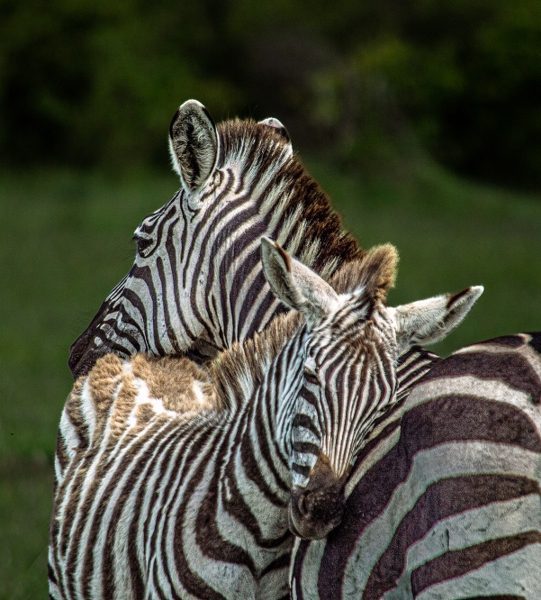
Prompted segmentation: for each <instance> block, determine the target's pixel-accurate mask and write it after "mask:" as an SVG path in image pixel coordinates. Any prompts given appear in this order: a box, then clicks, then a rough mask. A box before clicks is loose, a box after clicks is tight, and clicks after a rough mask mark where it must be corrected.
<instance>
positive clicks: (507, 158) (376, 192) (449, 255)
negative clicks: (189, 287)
mask: <svg viewBox="0 0 541 600" xmlns="http://www.w3.org/2000/svg"><path fill="white" fill-rule="evenodd" d="M191 97H195V98H198V99H199V100H201V101H202V102H204V103H205V104H206V105H207V107H208V108H209V110H210V112H211V114H212V115H213V116H214V118H215V119H216V120H220V119H222V118H226V117H228V116H234V115H240V116H243V117H248V116H251V117H254V118H257V119H261V118H264V117H267V116H275V117H278V118H279V119H280V120H282V121H283V122H284V123H285V124H286V126H287V127H288V128H289V130H290V133H291V135H292V138H293V142H294V145H295V147H296V148H297V150H299V151H300V152H301V154H302V156H303V158H304V159H305V161H306V163H307V164H308V165H309V168H310V170H311V171H312V172H313V174H314V175H315V176H316V178H317V179H318V180H319V181H320V182H321V184H322V185H323V186H324V187H325V189H326V190H327V191H328V192H329V193H330V195H331V197H332V198H333V202H334V205H335V206H336V208H337V209H338V210H339V211H340V213H341V214H342V215H343V218H344V224H345V226H346V227H347V228H348V229H350V230H352V231H353V232H354V233H355V234H356V235H357V237H358V238H359V240H360V241H361V242H362V244H363V245H365V246H368V245H371V244H374V243H380V242H384V241H392V242H394V243H395V244H397V246H398V247H399V249H400V253H401V266H400V274H399V278H398V284H397V288H396V290H395V291H394V292H393V295H392V300H393V301H394V302H401V301H408V300H412V299H416V298H419V297H422V296H424V295H430V294H433V293H435V292H440V291H446V290H456V289H460V288H461V287H464V286H466V285H469V284H475V283H483V284H485V287H486V292H485V295H484V296H483V298H482V299H481V300H480V302H479V304H478V306H477V307H476V308H475V309H474V311H473V313H472V315H471V317H469V319H468V321H467V323H465V324H464V325H463V326H462V327H461V328H460V330H459V331H457V332H456V333H455V334H454V335H453V336H452V337H451V339H450V340H449V341H448V342H446V343H445V344H444V345H443V346H440V348H439V350H440V351H441V352H449V351H451V350H453V349H454V348H456V347H458V346H460V345H463V344H465V343H468V342H472V341H475V340H479V339H482V338H487V337H492V336H495V335H500V334H505V333H510V332H515V331H521V330H522V331H524V330H532V329H539V326H540V323H541V318H540V317H539V306H540V305H541V289H540V285H539V284H540V280H541V277H540V275H541V267H540V263H539V257H540V255H541V193H540V190H541V109H540V106H541V105H540V102H539V98H541V3H539V2H538V0H515V2H508V1H503V0H468V1H466V0H454V1H453V2H441V1H436V0H416V1H415V2H413V1H407V0H406V1H403V2H396V1H390V0H378V1H367V2H362V3H361V2H358V1H357V0H335V1H334V2H333V3H331V4H329V3H328V2H323V1H321V0H316V1H312V2H295V3H293V2H291V1H288V0H274V1H273V2H272V3H269V2H262V1H260V2H251V1H248V0H238V1H233V0H200V1H199V2H191V3H187V2H186V3H180V2H171V1H169V0H156V1H155V2H152V3H150V2H141V1H136V0H118V1H117V2H115V3H111V2H109V1H107V2H106V1H105V0H92V1H90V0H54V1H52V2H47V3H46V2H42V1H38V0H26V1H25V2H19V1H14V0H7V1H6V0H0V154H1V163H0V203H1V204H0V206H1V209H2V223H3V224H4V226H3V229H2V239H1V243H0V257H1V261H0V265H1V272H0V275H1V278H0V303H1V304H0V305H1V308H2V325H1V329H0V336H1V338H0V353H1V354H0V358H1V363H0V364H1V368H0V528H1V529H0V533H1V535H2V540H3V543H2V545H1V549H0V598H40V597H44V596H45V595H46V542H47V526H48V518H49V510H50V500H51V480H52V453H53V448H54V443H55V434H56V427H57V422H58V418H59V414H60V410H61V407H62V404H63V402H64V399H65V397H66V395H67V393H68V392H69V389H70V386H71V378H70V374H69V371H68V369H67V366H66V361H67V353H68V348H69V345H70V343H71V342H72V341H73V340H74V339H75V337H76V336H77V335H78V334H79V333H80V332H81V331H82V330H83V329H84V328H85V327H86V325H87V324H88V323H89V321H90V319H91V317H92V316H93V314H94V312H95V311H96V310H97V308H98V306H99V304H100V302H101V301H102V300H103V298H104V297H105V296H106V294H107V293H108V292H109V291H110V289H111V288H112V287H113V285H114V284H115V283H116V282H117V281H118V280H119V278H120V277H121V276H122V275H123V274H125V272H126V271H127V269H128V268H129V265H130V264H131V260H132V256H133V248H132V242H131V240H130V238H131V234H132V231H133V229H134V227H135V226H136V224H137V223H138V221H139V220H140V219H141V218H142V217H143V216H144V215H145V214H147V213H148V212H150V211H152V210H154V209H156V208H157V207H159V206H160V205H161V204H163V203H164V202H165V201H166V200H167V199H168V198H169V197H170V196H171V195H172V194H173V192H174V191H175V189H176V187H177V185H178V181H177V180H176V178H175V176H174V175H173V174H172V173H171V172H170V170H169V166H168V163H169V160H168V156H167V151H166V135H167V127H168V124H169V120H170V118H171V116H172V114H173V112H174V111H175V109H176V106H177V105H178V104H179V103H180V102H182V101H183V100H185V99H187V98H191Z"/></svg>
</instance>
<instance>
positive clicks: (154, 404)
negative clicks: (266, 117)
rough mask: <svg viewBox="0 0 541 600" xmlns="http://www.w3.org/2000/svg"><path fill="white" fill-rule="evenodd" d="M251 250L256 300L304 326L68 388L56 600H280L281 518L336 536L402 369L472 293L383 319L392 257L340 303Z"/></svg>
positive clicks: (284, 543)
mask: <svg viewBox="0 0 541 600" xmlns="http://www.w3.org/2000/svg"><path fill="white" fill-rule="evenodd" d="M266 244H267V245H266V247H265V246H264V252H263V264H264V270H265V273H266V276H267V277H268V279H269V283H270V285H271V288H272V289H273V291H274V292H275V293H276V294H277V296H278V297H280V298H281V299H282V300H283V301H284V302H286V303H287V304H288V305H289V306H290V307H291V308H294V309H297V310H299V311H300V312H301V313H302V314H303V315H304V318H305V321H306V326H300V327H299V320H298V319H297V318H296V315H295V314H288V315H287V316H280V317H277V319H276V320H275V321H273V323H271V324H270V325H269V327H268V328H267V329H266V330H265V331H264V332H262V333H261V334H259V335H258V336H256V337H255V338H254V339H253V340H249V341H247V342H244V343H243V344H239V345H236V346H234V347H233V348H232V349H231V350H229V351H226V352H225V353H224V354H223V355H219V356H218V358H217V359H216V360H215V361H214V362H213V363H211V364H210V365H209V368H208V370H207V369H201V368H200V367H197V366H195V365H193V363H190V365H191V366H190V369H192V371H190V372H189V373H188V375H187V376H186V378H184V377H180V378H177V377H175V378H173V377H170V378H168V377H167V376H165V378H164V376H163V375H164V374H163V373H161V371H160V370H161V369H162V368H163V363H162V362H161V361H163V360H164V359H148V358H147V359H142V358H141V357H136V358H135V359H134V360H132V361H125V362H122V361H121V360H120V359H119V358H118V357H117V356H115V355H108V356H106V357H104V358H102V359H100V360H99V361H98V362H97V363H96V366H95V367H94V369H93V370H91V372H90V374H89V376H88V377H86V378H83V379H81V380H79V381H78V382H77V383H76V386H75V390H74V394H73V395H72V397H71V399H70V402H71V403H72V406H71V407H68V410H72V412H73V413H78V414H79V415H80V417H81V421H85V424H86V426H82V427H81V435H84V436H86V438H87V443H85V444H78V446H77V451H76V452H75V454H74V455H72V457H71V460H70V463H69V464H67V465H66V469H65V477H64V478H63V480H62V481H61V482H60V483H59V485H58V486H57V489H56V494H55V503H54V508H53V519H52V523H51V546H50V559H49V561H50V569H51V571H50V593H51V596H52V597H53V598H111V597H130V598H170V597H186V596H188V597H198V598H205V599H214V598H252V597H255V596H257V597H259V598H285V597H287V570H288V564H289V560H288V559H289V551H290V548H291V544H292V541H293V535H292V534H291V533H289V532H288V519H289V528H290V529H291V530H292V531H294V532H296V533H297V534H302V535H303V536H305V537H310V538H314V537H321V536H322V535H325V534H326V533H328V531H329V530H330V529H332V528H333V527H335V526H336V524H337V523H338V522H339V521H340V519H341V518H342V510H343V486H344V483H345V480H346V477H347V474H348V470H349V469H350V468H351V464H352V460H353V458H354V456H355V453H356V452H357V451H358V449H359V447H360V445H361V444H362V441H363V436H364V435H366V433H367V431H369V429H370V426H371V423H372V422H373V421H374V419H376V418H377V417H378V416H379V415H380V414H381V412H382V411H383V410H385V408H386V407H387V406H388V405H389V403H392V402H393V401H394V400H395V398H396V361H397V359H398V356H399V354H400V353H401V352H404V351H405V350H406V349H407V347H408V346H409V345H411V343H412V341H413V340H418V339H421V341H422V340H424V339H427V340H430V341H434V340H435V338H441V337H442V336H444V335H445V334H446V333H447V332H448V331H449V330H450V329H452V328H454V327H455V326H456V325H457V324H458V323H459V322H460V321H461V319H462V318H463V317H464V316H465V314H466V313H467V312H468V311H469V310H470V308H471V306H472V305H473V303H474V302H475V301H476V299H477V298H478V297H479V295H480V293H481V291H482V290H481V288H470V289H468V290H467V291H465V293H464V294H463V295H462V296H461V299H460V302H457V303H455V304H453V303H452V302H450V298H451V299H452V298H453V297H455V296H451V297H448V296H439V297H436V298H431V299H429V300H425V301H419V302H415V303H411V304H408V305H404V306H401V307H396V308H390V307H386V306H385V305H384V300H385V296H386V292H387V289H388V287H389V285H390V282H391V279H392V272H393V267H394V262H395V253H394V251H393V250H392V248H391V247H388V246H384V247H380V248H377V249H375V250H373V251H370V252H369V253H367V254H366V255H365V257H364V259H363V260H362V261H360V262H357V263H350V264H349V265H346V266H345V267H344V268H343V269H342V270H341V271H340V272H339V273H338V275H337V277H336V281H337V282H339V283H340V285H346V288H351V287H352V284H353V287H354V288H355V289H354V291H352V292H349V293H343V294H340V295H339V294H337V293H336V292H335V290H334V289H333V287H331V286H330V285H329V284H327V283H325V282H324V281H323V280H322V279H321V278H320V277H319V276H317V275H315V274H314V273H313V272H312V271H310V270H309V269H307V268H306V267H304V266H303V265H302V264H301V263H298V262H297V261H295V260H293V259H291V258H290V257H289V256H288V255H287V254H286V253H285V252H284V251H283V250H281V249H280V248H279V247H275V246H272V245H270V244H269V243H266ZM359 286H360V287H359ZM344 291H346V290H344ZM175 360H176V361H177V362H178V365H179V368H183V369H184V370H185V369H186V365H187V362H188V361H187V360H186V359H182V358H181V359H167V361H168V365H169V367H170V366H172V365H174V363H175ZM156 365H159V368H158V371H159V372H158V373H157V374H156V373H155V367H156ZM169 367H168V368H169ZM165 375H167V373H166V374H165ZM186 379H187V380H188V382H187V381H186ZM190 381H191V385H190V383H189V382H190ZM173 382H177V383H176V384H174V383H173ZM172 385H178V386H179V388H180V389H178V390H174V389H173V390H171V386H172ZM164 386H169V387H168V388H167V393H166V392H165V391H163V387H164ZM185 390H188V391H189V394H190V395H191V396H193V398H192V397H190V398H188V399H187V403H186V404H185V405H183V406H186V407H187V409H188V410H191V411H192V412H190V413H189V414H183V413H179V412H178V411H179V406H180V405H179V404H178V400H179V396H182V395H183V394H182V392H184V394H185V393H186V392H185ZM155 393H156V394H157V393H162V397H160V398H157V397H154V396H153V394H155ZM173 400H176V402H174V401H173ZM202 400H207V402H201V401H202ZM198 401H199V403H200V404H201V406H202V407H203V410H202V411H201V412H197V410H195V414H194V406H195V405H196V404H194V403H197V402H198ZM73 405H75V406H73Z"/></svg>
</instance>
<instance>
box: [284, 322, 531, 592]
mask: <svg viewBox="0 0 541 600" xmlns="http://www.w3.org/2000/svg"><path fill="white" fill-rule="evenodd" d="M391 411H392V412H391V414H389V415H387V416H386V417H385V418H384V419H383V420H382V422H380V423H379V424H378V426H377V427H376V429H375V430H374V432H373V434H372V435H371V439H370V440H369V441H368V443H367V445H366V447H365V448H364V449H363V451H362V452H361V454H360V455H359V456H358V458H357V461H356V464H355V467H354V469H353V472H352V474H351V479H350V482H349V483H348V485H347V495H348V499H347V501H346V508H345V513H344V514H345V516H344V519H343V521H342V523H341V525H340V526H339V527H338V528H337V529H336V530H335V531H333V532H332V533H331V534H330V535H329V537H328V539H327V540H321V541H317V542H305V541H299V542H298V543H297V544H296V547H295V550H294V554H293V559H292V563H291V572H290V579H291V589H292V597H293V598H294V599H295V600H300V599H312V598H322V599H329V600H330V599H331V598H332V599H333V600H335V599H336V600H338V599H342V598H362V599H366V600H373V599H376V598H389V599H391V598H397V599H398V598H400V599H402V598H404V599H406V598H416V599H417V598H418V599H419V600H421V599H422V600H429V599H430V600H436V599H451V598H452V599H454V598H467V597H468V598H470V597H481V596H482V597H492V596H494V597H503V596H505V597H506V598H507V597H509V598H511V597H512V598H525V599H528V600H535V599H537V598H541V577H540V573H541V332H537V333H532V334H516V335H509V336H505V337H500V338H495V339H493V340H488V341H486V342H480V343H477V344H474V345H471V346H468V347H465V348H462V349H461V350H459V351H457V352H455V353H454V354H452V355H451V356H450V357H448V358H445V359H440V360H439V361H436V362H435V363H434V365H433V366H432V368H431V370H430V372H429V373H428V374H427V375H425V376H424V377H423V378H422V379H421V381H420V382H419V383H418V384H417V385H416V386H415V387H414V388H413V391H412V392H411V395H410V396H409V398H408V399H407V400H406V402H405V404H402V405H400V406H396V407H394V408H393V409H391Z"/></svg>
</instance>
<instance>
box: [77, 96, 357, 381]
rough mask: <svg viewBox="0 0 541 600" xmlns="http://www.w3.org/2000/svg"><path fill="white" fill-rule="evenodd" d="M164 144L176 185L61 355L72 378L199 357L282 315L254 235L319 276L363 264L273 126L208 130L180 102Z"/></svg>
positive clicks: (270, 122)
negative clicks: (112, 359)
mask: <svg viewBox="0 0 541 600" xmlns="http://www.w3.org/2000/svg"><path fill="white" fill-rule="evenodd" d="M169 146H170V152H171V158H172V162H173V166H174V169H175V171H176V172H177V173H178V174H179V176H180V180H181V188H180V190H179V191H178V192H177V194H175V196H174V197H173V198H172V199H171V200H170V201H169V202H168V203H166V204H165V205H164V206H163V207H162V208H160V209H159V210H157V211H156V212H154V213H153V214H151V215H150V216H148V217H147V218H146V219H144V220H143V222H142V223H141V224H140V225H139V227H137V229H136V230H135V234H134V239H135V241H136V244H137V252H136V257H135V261H134V263H133V266H132V268H131V270H130V271H129V273H128V274H127V276H126V277H125V278H124V279H123V280H122V281H121V282H120V283H119V284H118V285H117V286H116V287H115V288H114V289H113V291H112V292H111V293H110V294H109V296H108V297H107V298H106V299H105V301H104V302H103V304H102V306H101V308H100V309H99V311H98V313H97V314H96V316H95V317H94V319H93V320H92V322H91V323H90V325H89V327H88V328H87V329H86V330H85V331H84V332H83V333H82V335H81V336H80V337H79V338H78V339H77V340H76V341H75V343H74V344H73V345H72V347H71V352H70V358H69V366H70V369H71V371H72V373H73V374H74V376H78V375H81V374H85V373H87V372H88V370H89V369H90V368H91V367H92V365H93V364H94V362H95V361H96V359H97V358H98V357H99V356H101V355H103V354H106V353H107V352H115V353H116V354H118V355H120V356H121V357H127V356H131V355H133V354H134V353H136V352H138V351H142V352H148V353H150V354H153V355H157V356H164V355H167V354H178V353H183V352H186V351H188V350H189V351H190V352H191V355H192V356H193V357H194V358H196V359H205V358H208V357H210V356H213V355H214V354H215V353H216V352H217V351H218V350H222V349H225V348H227V347H229V346H230V345H231V344H232V343H233V342H235V341H238V340H242V339H246V338H247V337H250V336H251V335H252V334H253V333H254V332H255V331H257V330H261V329H262V328H264V327H265V325H266V324H267V323H268V322H269V321H270V319H271V318H272V317H273V316H274V315H275V314H276V313H277V312H279V311H281V310H283V308H281V307H280V306H279V303H278V301H277V300H276V298H275V297H274V296H273V295H272V294H271V293H270V290H269V288H268V286H267V284H266V282H265V279H264V277H263V275H262V272H261V265H260V261H259V251H258V248H259V240H260V238H261V236H262V235H267V236H269V237H271V238H273V239H276V240H277V241H278V242H279V243H280V244H282V245H283V246H284V247H285V248H286V249H287V250H288V251H289V252H291V253H293V254H295V255H296V256H298V257H299V258H300V260H302V261H303V262H304V263H305V264H307V265H309V266H310V267H311V268H313V269H315V270H316V271H317V272H318V273H320V274H321V275H322V276H323V277H325V278H327V277H328V276H329V275H330V274H332V273H333V272H334V271H335V270H336V268H337V267H338V265H339V264H341V263H342V262H343V261H347V260H350V259H353V258H356V257H358V256H360V255H362V250H361V249H360V248H359V247H358V245H357V244H356V242H355V241H354V240H353V238H352V237H351V236H350V235H348V234H347V233H345V232H343V231H342V228H341V224H340V221H339V218H338V217H337V215H336V214H335V213H334V212H333V211H332V209H331V208H330V205H329V201H328V198H327V196H326V195H325V194H324V192H323V191H322V190H321V189H320V188H319V186H318V184H317V183H316V182H315V180H314V179H313V178H311V177H310V175H309V174H308V173H307V172H306V170H305V169H304V167H303V165H302V164H301V162H300V160H299V159H298V158H297V157H296V156H295V155H294V153H293V150H292V146H291V143H290V140H289V136H288V134H287V131H286V130H285V128H284V127H283V125H282V124H281V123H280V122H279V121H278V120H277V119H273V118H270V119H265V120H263V121H260V122H259V123H256V122H255V121H250V120H245V121H240V120H233V121H226V122H224V123H221V124H219V125H218V126H217V127H216V126H215V124H214V123H213V121H212V119H211V117H210V116H209V114H208V112H207V111H206V109H205V107H204V106H203V105H202V104H200V103H199V102H197V101H195V100H189V101H187V102H185V103H184V104H182V106H181V107H180V108H179V109H178V111H177V113H176V114H175V116H174V117H173V120H172V122H171V126H170V130H169Z"/></svg>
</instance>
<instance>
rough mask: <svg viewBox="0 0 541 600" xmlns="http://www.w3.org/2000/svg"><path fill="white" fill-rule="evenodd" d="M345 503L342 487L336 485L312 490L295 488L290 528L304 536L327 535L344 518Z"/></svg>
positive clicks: (291, 506) (291, 504)
mask: <svg viewBox="0 0 541 600" xmlns="http://www.w3.org/2000/svg"><path fill="white" fill-rule="evenodd" d="M344 505H345V500H344V495H343V493H342V489H337V488H336V486H334V485H333V486H329V487H327V488H323V489H320V490H311V491H306V490H299V489H295V488H294V489H293V490H292V491H291V501H290V504H289V528H290V530H291V531H292V533H294V534H295V535H297V536H299V537H302V538H306V539H319V538H322V537H325V536H326V535H327V534H328V533H330V532H331V531H332V530H333V529H334V528H335V527H336V526H337V525H338V524H339V523H340V521H341V520H342V516H343V514H344Z"/></svg>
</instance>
